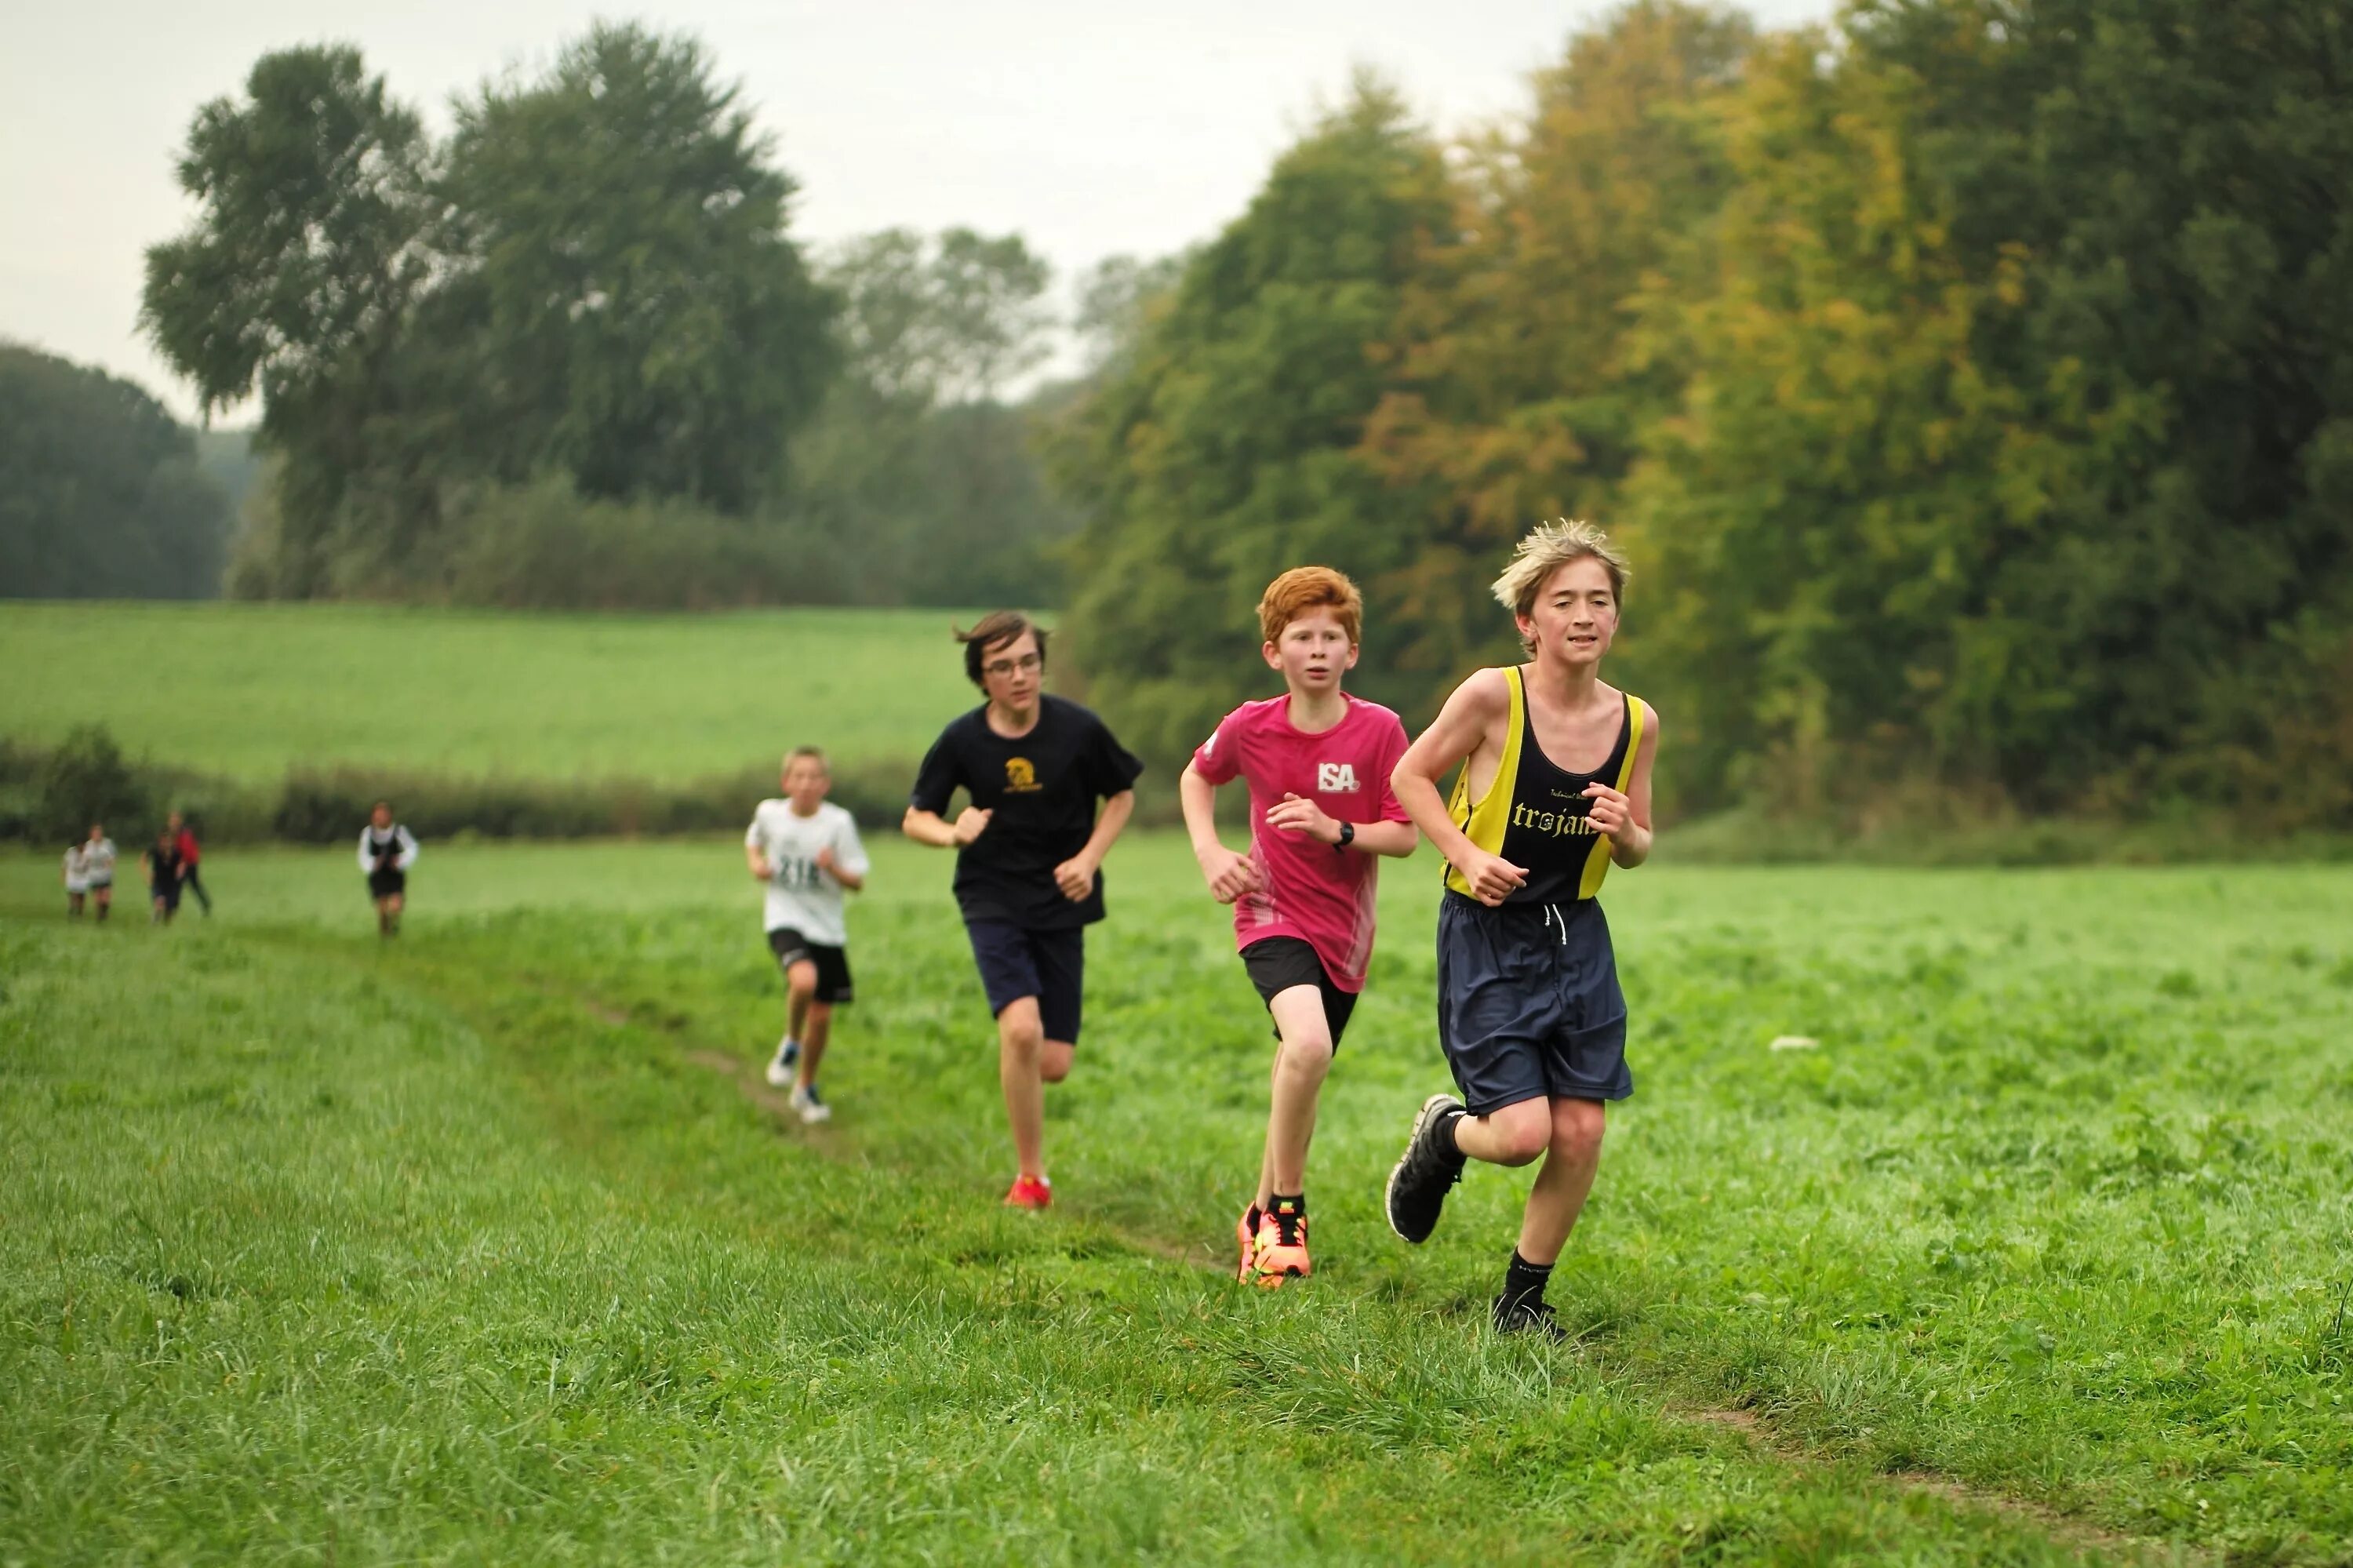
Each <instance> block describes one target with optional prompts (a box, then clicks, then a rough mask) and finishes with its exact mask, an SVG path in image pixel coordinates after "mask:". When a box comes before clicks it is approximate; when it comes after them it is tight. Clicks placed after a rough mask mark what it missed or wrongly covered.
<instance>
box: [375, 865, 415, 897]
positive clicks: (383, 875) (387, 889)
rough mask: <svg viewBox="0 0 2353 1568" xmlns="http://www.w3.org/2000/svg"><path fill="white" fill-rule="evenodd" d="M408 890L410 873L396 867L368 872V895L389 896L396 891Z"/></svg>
mask: <svg viewBox="0 0 2353 1568" xmlns="http://www.w3.org/2000/svg"><path fill="white" fill-rule="evenodd" d="M407 891H408V873H406V872H405V871H401V870H399V869H397V868H394V869H391V870H386V871H371V872H369V873H368V896H369V897H370V898H389V897H391V896H392V895H394V894H396V893H406V892H407Z"/></svg>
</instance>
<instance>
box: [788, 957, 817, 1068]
mask: <svg viewBox="0 0 2353 1568" xmlns="http://www.w3.org/2000/svg"><path fill="white" fill-rule="evenodd" d="M816 1000H817V962H816V960H815V959H801V961H800V962H798V963H797V964H795V965H793V966H792V968H790V969H786V971H785V1038H786V1039H787V1040H799V1041H800V1042H801V1044H802V1045H803V1046H804V1047H806V1046H807V1044H808V1042H807V1040H806V1039H804V1038H803V1037H802V1034H801V1031H802V1030H803V1029H805V1028H807V1026H808V1014H809V1006H810V1004H811V1003H812V1002H814V1001H816ZM802 1082H804V1083H806V1082H807V1079H803V1080H802Z"/></svg>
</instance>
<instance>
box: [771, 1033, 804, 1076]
mask: <svg viewBox="0 0 2353 1568" xmlns="http://www.w3.org/2000/svg"><path fill="white" fill-rule="evenodd" d="M800 1059H801V1043H800V1042H799V1041H797V1040H796V1039H794V1038H793V1037H792V1036H791V1035H789V1034H787V1035H786V1036H785V1037H784V1038H783V1039H782V1040H779V1041H777V1042H776V1055H775V1056H774V1057H773V1058H772V1059H771V1060H770V1061H769V1063H768V1086H769V1087H770V1088H772V1089H781V1088H783V1087H784V1086H786V1085H787V1084H789V1083H791V1082H792V1081H793V1079H794V1078H796V1077H797V1076H798V1075H797V1074H796V1073H795V1072H794V1071H793V1069H794V1068H795V1067H796V1066H798V1065H800Z"/></svg>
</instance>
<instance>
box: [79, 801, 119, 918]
mask: <svg viewBox="0 0 2353 1568" xmlns="http://www.w3.org/2000/svg"><path fill="white" fill-rule="evenodd" d="M81 862H82V876H83V877H84V879H85V880H86V881H87V882H88V883H89V885H90V903H92V904H93V905H95V906H97V907H98V917H99V919H100V920H101V921H103V920H104V919H105V918H106V916H107V914H108V912H109V911H111V909H112V908H113V907H114V841H113V840H112V839H111V838H108V837H107V836H106V824H105V823H104V822H92V823H91V824H90V837H89V838H88V839H86V840H84V841H83V842H82V846H81Z"/></svg>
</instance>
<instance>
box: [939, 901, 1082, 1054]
mask: <svg viewBox="0 0 2353 1568" xmlns="http://www.w3.org/2000/svg"><path fill="white" fill-rule="evenodd" d="M965 935H966V936H968V937H970V938H972V958H973V962H974V963H976V964H977V965H978V966H979V967H980V987H981V989H982V990H983V991H987V993H988V1011H989V1013H990V1015H991V1016H992V1017H993V1016H995V1015H996V1014H997V1013H1000V1012H1004V1011H1005V1010H1006V1009H1007V1008H1008V1007H1010V1006H1011V1005H1012V1004H1013V1003H1015V1002H1017V1001H1020V1000H1021V999H1022V998H1023V997H1025V996H1034V997H1036V998H1037V999H1038V1022H1039V1023H1041V1024H1043V1025H1044V1026H1045V1031H1046V1038H1047V1039H1049V1040H1059V1041H1060V1042H1061V1043H1062V1044H1065V1045H1075V1044H1078V1043H1079V992H1080V989H1081V987H1082V986H1083V985H1084V983H1085V981H1086V976H1087V930H1086V927H1083V926H1072V927H1068V928H1066V929H1062V930H1057V931H1029V930H1024V929H1023V928H1022V927H1018V926H1016V925H1013V924H1011V923H1010V922H1008V921H1003V920H979V921H976V922H974V923H973V924H971V925H969V926H966V927H965Z"/></svg>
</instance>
